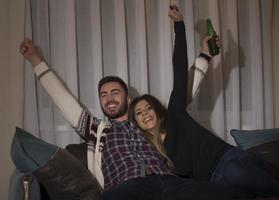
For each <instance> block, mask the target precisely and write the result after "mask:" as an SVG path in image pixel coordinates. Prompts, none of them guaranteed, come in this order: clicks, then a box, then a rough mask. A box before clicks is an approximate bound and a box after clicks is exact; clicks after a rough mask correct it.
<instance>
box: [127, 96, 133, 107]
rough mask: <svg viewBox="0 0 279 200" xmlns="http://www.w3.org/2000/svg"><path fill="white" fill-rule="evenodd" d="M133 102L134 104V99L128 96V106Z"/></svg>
mask: <svg viewBox="0 0 279 200" xmlns="http://www.w3.org/2000/svg"><path fill="white" fill-rule="evenodd" d="M131 102H132V98H131V97H130V96H129V95H128V96H127V103H128V106H130V104H131Z"/></svg>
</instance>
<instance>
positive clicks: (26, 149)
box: [11, 128, 100, 200]
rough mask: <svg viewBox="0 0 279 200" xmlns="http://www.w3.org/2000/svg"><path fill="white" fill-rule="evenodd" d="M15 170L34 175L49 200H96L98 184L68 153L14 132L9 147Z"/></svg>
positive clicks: (32, 137) (34, 138)
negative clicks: (45, 191)
mask: <svg viewBox="0 0 279 200" xmlns="http://www.w3.org/2000/svg"><path fill="white" fill-rule="evenodd" d="M11 155H12V160H13V161H14V164H15V166H16V167H17V168H18V169H19V170H23V171H24V172H27V173H32V174H34V175H35V176H36V177H37V179H38V180H39V182H40V183H41V184H42V185H43V186H44V188H45V189H46V190H47V192H48V194H49V196H50V197H51V199H52V200H64V199H67V200H77V199H79V200H87V199H88V200H89V199H90V200H98V199H99V198H100V188H99V185H98V182H97V181H96V179H95V178H94V177H93V175H92V174H91V172H89V171H88V170H87V169H86V167H85V166H84V165H83V164H82V163H81V162H80V161H79V160H78V159H76V158H75V157H74V156H73V155H72V154H71V153H69V152H68V151H66V150H64V149H61V148H59V147H57V146H55V145H52V144H49V143H47V142H44V141H42V140H41V139H39V138H36V137H34V136H33V135H32V134H30V133H28V132H26V131H24V130H23V129H19V128H17V129H16V133H15V136H14V138H13V142H12V147H11Z"/></svg>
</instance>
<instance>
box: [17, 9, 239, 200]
mask: <svg viewBox="0 0 279 200" xmlns="http://www.w3.org/2000/svg"><path fill="white" fill-rule="evenodd" d="M169 15H170V16H171V18H172V19H174V21H177V22H178V21H182V15H181V14H180V12H179V11H178V9H170V12H169ZM176 26H178V25H176ZM180 26H182V27H183V28H182V29H181V30H183V31H184V24H183V23H182V24H181V23H180ZM180 37H182V41H184V40H185V38H184V37H185V31H184V33H183V34H180ZM180 45H184V46H183V47H184V48H185V46H186V40H185V42H184V44H183V43H181V44H180ZM20 53H21V54H22V55H23V56H24V57H25V59H27V60H28V61H29V62H30V63H31V64H32V66H33V69H34V73H35V74H36V76H37V77H38V79H39V80H40V83H41V84H42V86H43V87H44V88H45V90H46V91H47V92H48V94H49V95H50V96H51V98H52V99H53V101H54V103H55V104H56V105H57V106H58V107H59V108H60V109H61V111H62V113H63V115H64V117H65V118H66V119H67V120H68V121H69V122H70V123H71V125H72V126H73V128H74V129H75V131H76V132H77V133H78V134H79V135H80V136H81V137H82V138H83V139H84V140H85V141H86V142H87V143H88V146H89V147H88V148H89V150H91V151H89V153H88V160H89V161H88V168H89V170H90V171H91V172H92V173H93V174H94V175H95V176H96V178H97V180H98V181H99V183H100V185H101V186H102V187H103V188H104V193H103V199H122V200H123V199H132V198H134V199H184V198H191V199H193V197H207V198H210V199H212V198H214V199H218V198H221V199H224V197H231V196H234V195H237V194H236V193H234V191H231V190H230V189H229V190H227V188H222V187H221V186H218V185H211V184H208V183H206V182H194V181H192V180H187V179H182V178H179V177H177V176H175V175H173V173H172V169H170V168H169V166H168V165H167V164H166V159H165V157H164V156H162V155H161V154H160V153H159V152H158V151H157V150H156V149H155V148H153V146H152V145H150V144H149V143H148V141H147V140H146V139H145V137H144V136H143V134H141V133H140V131H139V130H138V129H136V128H135V127H134V126H133V125H132V124H131V123H130V122H129V121H128V120H127V117H128V115H127V110H128V107H129V103H130V97H129V96H128V89H127V85H126V84H125V83H124V82H123V81H122V80H121V79H120V78H118V77H114V76H109V77H105V78H103V79H102V80H101V81H100V82H99V87H98V93H99V100H100V105H101V108H102V110H103V113H104V115H105V116H106V117H107V118H108V119H107V120H103V121H102V120H100V119H97V118H96V117H94V116H93V115H91V114H90V113H89V112H88V111H87V110H86V108H84V107H83V106H82V105H81V104H80V103H79V102H78V101H77V100H76V98H75V97H74V96H73V95H72V94H71V93H70V92H69V91H68V90H67V89H66V88H65V86H64V84H63V83H62V81H61V80H60V79H59V78H58V77H57V76H56V74H55V73H53V72H52V70H51V69H50V68H49V67H48V66H47V64H46V63H45V62H43V61H42V59H41V58H40V56H39V54H38V53H37V51H36V49H35V48H34V45H33V44H32V41H31V40H29V39H25V40H24V41H23V42H22V43H21V45H20ZM185 57H186V59H187V55H185ZM185 67H186V66H185ZM221 188H222V189H221ZM226 199H227V198H226Z"/></svg>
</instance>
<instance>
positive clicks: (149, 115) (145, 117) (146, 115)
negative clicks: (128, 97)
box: [135, 100, 158, 133]
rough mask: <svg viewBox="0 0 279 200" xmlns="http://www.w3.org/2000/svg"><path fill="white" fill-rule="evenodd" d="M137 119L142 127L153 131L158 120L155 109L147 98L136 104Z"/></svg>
mask: <svg viewBox="0 0 279 200" xmlns="http://www.w3.org/2000/svg"><path fill="white" fill-rule="evenodd" d="M135 119H136V121H137V123H138V125H139V127H140V128H141V129H143V130H145V131H148V132H150V133H153V130H154V128H155V127H156V124H157V121H158V119H157V116H156V114H155V110H154V109H153V108H152V107H151V105H150V104H149V103H148V102H147V101H146V100H141V101H139V102H138V103H137V105H136V106H135Z"/></svg>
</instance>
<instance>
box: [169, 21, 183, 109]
mask: <svg viewBox="0 0 279 200" xmlns="http://www.w3.org/2000/svg"><path fill="white" fill-rule="evenodd" d="M174 31H175V43H174V52H173V76H174V77H173V89H172V93H171V96H170V101H169V106H168V110H169V112H173V111H174V112H181V111H183V110H185V109H186V103H187V81H188V55H187V44H186V35H185V25H184V22H183V21H179V22H175V23H174Z"/></svg>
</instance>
